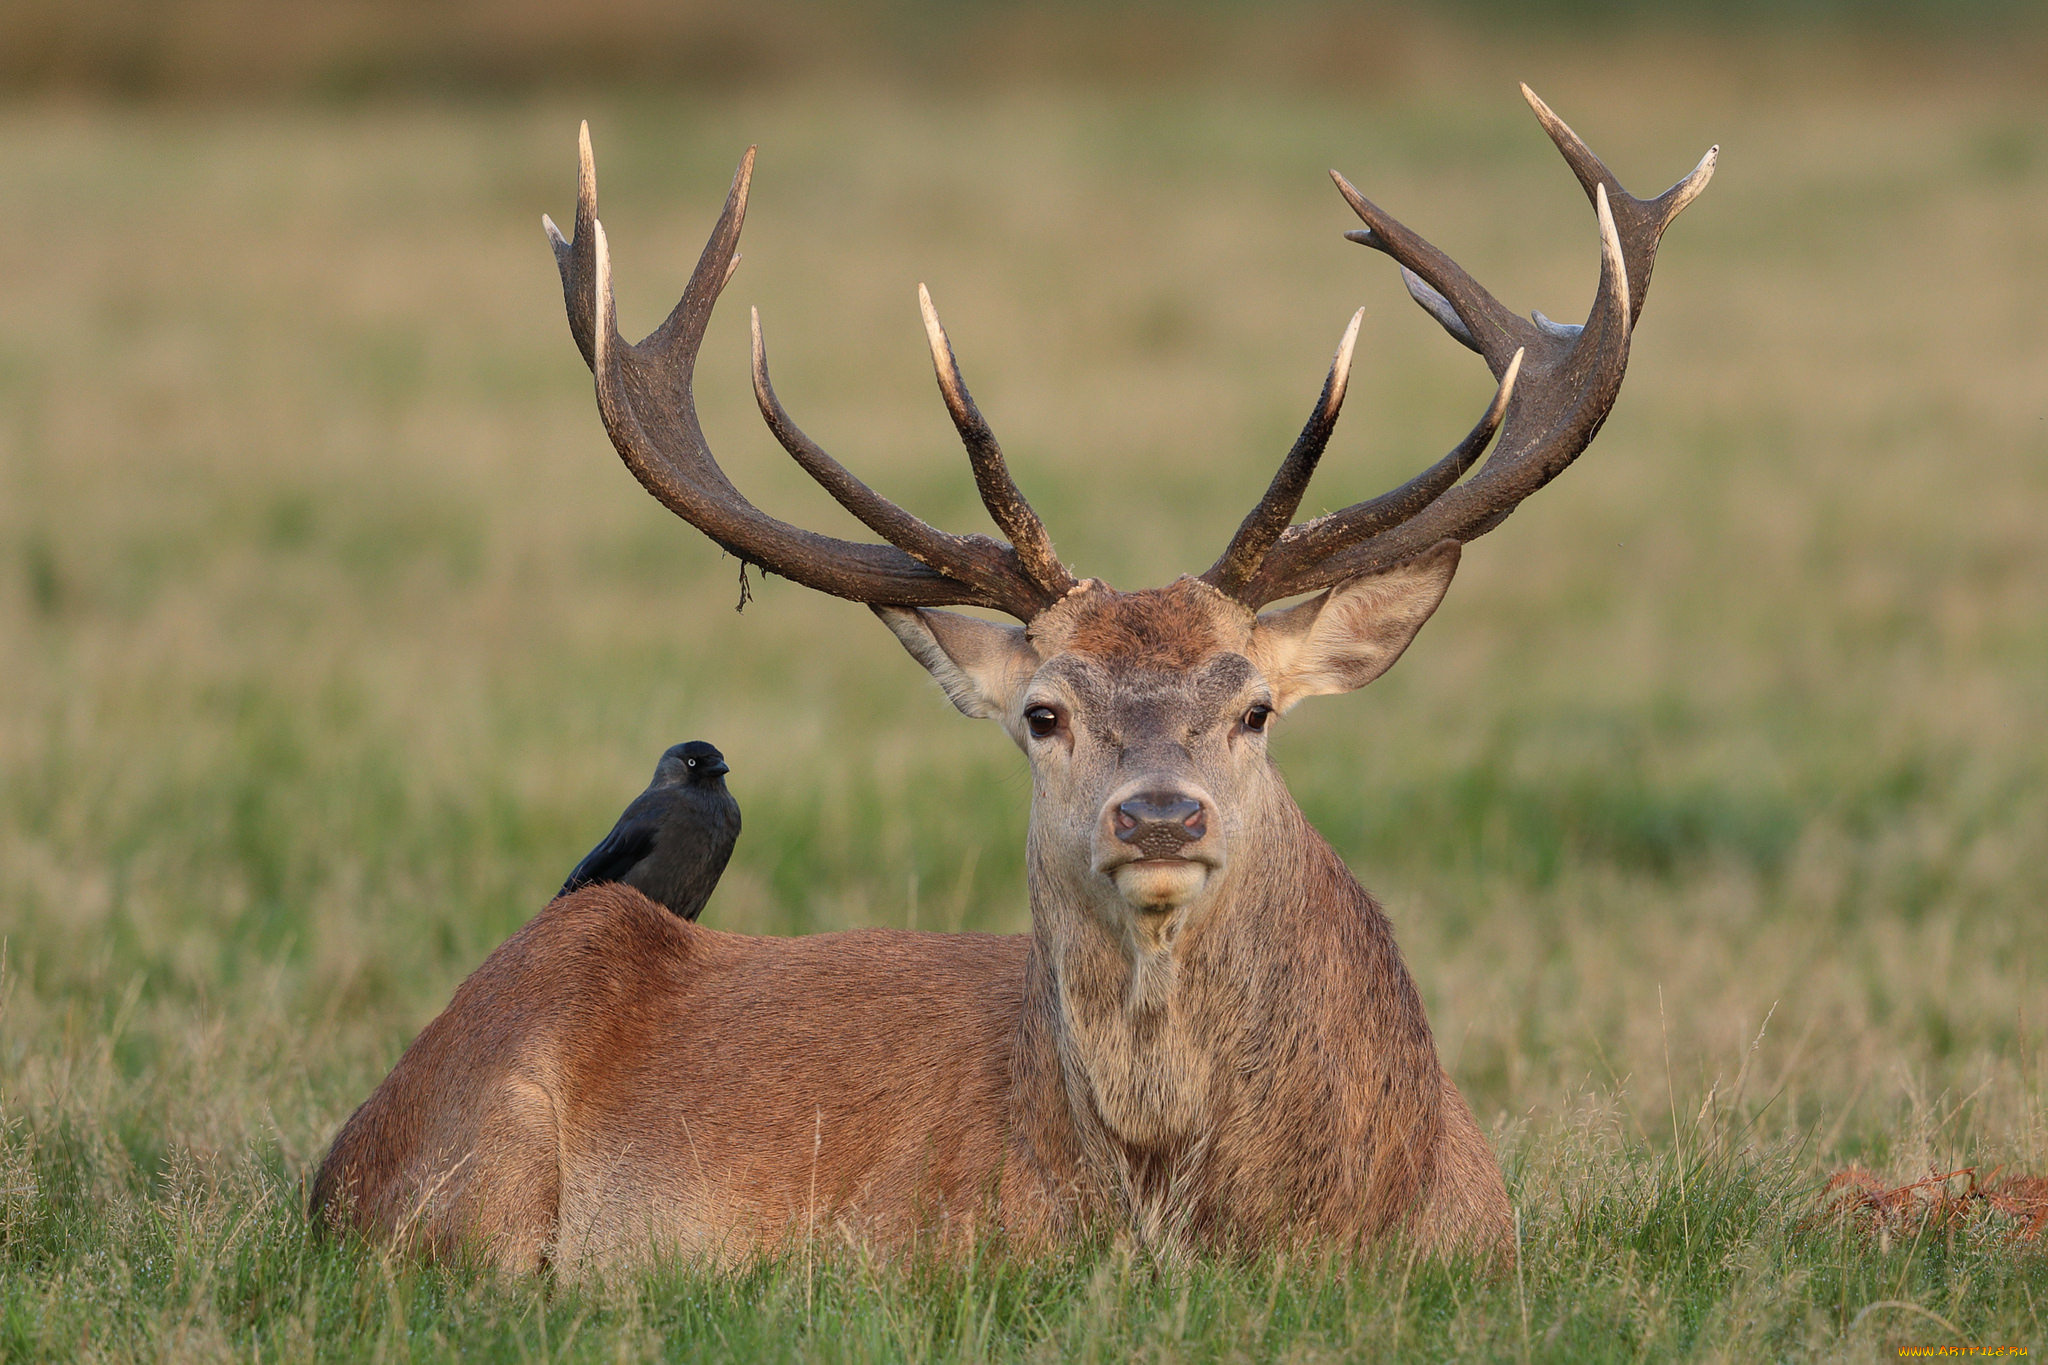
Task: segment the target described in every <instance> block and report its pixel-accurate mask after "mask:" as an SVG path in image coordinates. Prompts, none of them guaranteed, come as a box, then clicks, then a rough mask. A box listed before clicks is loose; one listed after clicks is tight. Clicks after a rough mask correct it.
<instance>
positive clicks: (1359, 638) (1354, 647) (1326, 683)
mask: <svg viewBox="0 0 2048 1365" xmlns="http://www.w3.org/2000/svg"><path fill="white" fill-rule="evenodd" d="M1458 549H1459V546H1458V542H1457V541H1455V540H1440V541H1438V542H1437V543H1436V544H1435V545H1433V546H1431V547H1430V548H1429V549H1427V550H1424V551H1423V552H1422V553H1421V554H1419V555H1417V556H1416V557H1415V558H1413V559H1410V560H1405V561H1403V562H1402V563H1399V564H1396V565H1394V566H1393V567H1392V568H1390V569H1382V570H1380V571H1379V572H1378V573H1371V574H1365V575H1362V576H1360V577H1358V578H1353V579H1350V580H1348V581H1346V582H1343V583H1339V584H1338V585H1337V586H1336V587H1334V588H1331V589H1329V590H1328V591H1326V592H1323V593H1321V594H1319V595H1317V596H1315V597H1312V598H1310V599H1309V600H1308V601H1306V602H1303V603H1301V604H1300V605H1298V606H1292V607H1287V608H1284V609H1282V610H1280V611H1269V612H1264V613H1262V614H1261V615H1260V617H1259V619H1258V623H1257V624H1256V625H1255V626H1254V627H1253V628H1252V662H1253V663H1255V664H1257V665H1258V666H1259V671H1260V672H1262V673H1264V674H1265V675H1266V681H1267V682H1269V683H1270V684H1272V687H1273V709H1274V710H1276V711H1285V710H1286V709H1287V708H1288V707H1290V706H1292V705H1294V703H1296V702H1298V701H1300V700H1301V699H1302V698H1303V697H1316V696H1322V695H1324V694H1325V693H1330V692H1350V691H1352V690H1354V689H1356V688H1360V687H1363V686H1365V685H1366V684H1367V683H1369V682H1371V681H1372V680H1373V679H1374V678H1377V677H1378V676H1379V675H1380V674H1382V673H1384V672H1386V671H1387V670H1388V669H1390V668H1392V667H1393V666H1394V660H1396V659H1398V658H1400V657H1401V654H1402V651H1404V650H1406V649H1407V648H1408V642H1409V641H1410V640H1413V639H1414V638H1415V632H1416V631H1418V630H1421V629H1422V623H1423V622H1424V621H1427V620H1428V619H1429V618H1430V614H1431V613H1432V612H1434V611H1435V610H1436V608H1437V604H1438V603H1439V602H1441V601H1443V600H1444V593H1445V592H1446V591H1447V590H1448V589H1449V588H1450V586H1451V575H1452V574H1454V573H1456V572H1457V570H1458Z"/></svg>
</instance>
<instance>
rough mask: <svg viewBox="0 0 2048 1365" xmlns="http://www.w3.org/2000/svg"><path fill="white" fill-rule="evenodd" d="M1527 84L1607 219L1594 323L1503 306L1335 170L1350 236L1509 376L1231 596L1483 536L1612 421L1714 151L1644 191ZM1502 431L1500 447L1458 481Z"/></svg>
mask: <svg viewBox="0 0 2048 1365" xmlns="http://www.w3.org/2000/svg"><path fill="white" fill-rule="evenodd" d="M1523 93H1524V95H1526V96H1527V97H1528V99H1529V103H1530V106H1531V108H1533V109H1534V110H1535V111H1536V115H1537V118H1538V119H1539V120H1540V121H1541V122H1542V124H1543V127H1544V129H1545V131H1546V132H1548V133H1549V134H1550V136H1551V139H1552V140H1553V141H1554V142H1556V144H1557V146H1558V148H1559V149H1560V150H1561V151H1562V152H1563V153H1564V156H1565V159H1566V161H1567V162H1568V163H1569V164H1570V165H1571V167H1572V169H1573V172H1574V173H1575V174H1576V175H1577V176H1578V177H1579V179H1580V182H1581V183H1582V184H1583V185H1585V187H1586V194H1587V197H1588V198H1589V199H1590V200H1591V201H1592V203H1593V210H1594V217H1595V218H1596V220H1597V221H1598V223H1599V227H1600V282H1599V287H1598V288H1597V289H1596V291H1595V293H1594V297H1593V305H1592V308H1591V310H1590V311H1589V313H1588V315H1587V318H1586V321H1585V322H1584V323H1583V324H1580V325H1578V326H1567V325H1561V324H1558V323H1554V322H1551V321H1550V320H1549V319H1547V318H1544V317H1543V316H1542V315H1541V314H1540V313H1539V314H1535V315H1533V318H1534V320H1533V321H1529V320H1525V319H1523V318H1520V317H1518V316H1516V315H1515V314H1512V313H1510V312H1508V311H1507V309H1506V308H1505V307H1503V306H1502V305H1501V304H1500V302H1499V301H1498V300H1497V299H1495V298H1494V296H1493V295H1492V294H1490V293H1488V292H1487V291H1486V290H1485V289H1484V288H1483V287H1481V286H1480V285H1479V284H1478V282H1477V281H1475V280H1473V279H1472V277H1471V276H1470V275H1468V274H1466V273H1465V271H1464V270H1462V269H1461V268H1459V267H1458V265H1457V264H1456V262H1454V261H1452V260H1451V259H1450V257H1448V256H1446V255H1444V254H1443V253H1442V252H1441V251H1439V250H1437V249H1436V248H1435V247H1434V246H1431V245H1430V244H1429V243H1428V242H1426V241H1424V240H1423V239H1422V238H1420V237H1418V236H1416V235H1415V234H1414V233H1412V232H1410V231H1409V230H1408V229H1406V228H1405V227H1403V226H1401V224H1400V223H1398V222H1396V221H1395V220H1394V219H1393V218H1391V217H1389V216H1388V215H1387V214H1385V213H1383V212H1381V211H1380V210H1379V209H1378V208H1377V207H1376V206H1374V205H1373V204H1372V203H1371V202H1370V201H1368V200H1367V199H1366V198H1365V197H1364V196H1363V195H1361V194H1359V193H1358V192H1357V191H1356V190H1355V189H1353V188H1352V187H1351V186H1350V184H1349V183H1347V182H1346V181H1345V180H1344V179H1343V177H1342V176H1337V177H1336V180H1337V187H1338V189H1339V190H1340V191H1341V192H1342V193H1343V195H1344V197H1345V199H1346V200H1348V201H1349V202H1350V204H1351V207H1352V208H1353V210H1355V211H1356V212H1357V213H1358V216H1359V217H1360V218H1361V219H1362V220H1364V222H1365V224H1366V230H1365V231H1364V232H1359V233H1347V234H1345V235H1346V236H1348V237H1351V238H1352V239H1353V240H1356V241H1361V242H1364V243H1365V244H1366V245H1369V246H1373V247H1376V248H1378V249H1379V250H1381V251H1384V252H1386V253H1387V254H1388V255H1390V256H1392V257H1393V258H1394V259H1395V260H1396V261H1397V262H1398V263H1399V264H1400V265H1401V267H1402V274H1403V278H1404V280H1405V282H1406V283H1407V285H1408V290H1409V292H1410V293H1411V294H1412V295H1413V296H1414V297H1415V299H1416V301H1417V302H1418V303H1420V304H1421V305H1422V306H1423V307H1424V308H1425V309H1427V310H1428V311H1429V312H1430V313H1431V314H1433V315H1434V316H1435V317H1436V318H1437V320H1438V321H1439V322H1440V323H1442V324H1443V326H1444V328H1445V329H1446V330H1447V331H1449V332H1450V333H1451V335H1452V336H1454V337H1456V338H1457V339H1458V340H1459V341H1461V342H1462V343H1464V344H1465V345H1467V346H1470V347H1471V348H1472V349H1474V350H1476V351H1478V352H1479V353H1480V354H1481V355H1482V356H1484V357H1485V358H1486V362H1487V365H1488V368H1490V369H1491V370H1492V371H1493V372H1494V374H1495V375H1496V376H1497V377H1498V378H1499V380H1500V383H1499V386H1498V387H1497V388H1496V390H1495V393H1494V398H1493V403H1492V404H1491V405H1490V406H1489V408H1488V410H1487V415H1486V416H1485V417H1483V418H1482V419H1481V420H1480V422H1479V424H1478V425H1477V426H1475V427H1474V428H1473V429H1472V432H1471V434H1470V435H1468V436H1467V437H1466V439H1465V440H1464V441H1463V442H1460V443H1459V445H1458V447H1457V448H1456V449H1454V450H1453V451H1452V452H1451V453H1450V454H1449V455H1447V456H1445V457H1444V458H1443V459H1442V460H1440V461H1438V462H1437V463H1436V464H1435V465H1434V466H1432V467H1431V468H1430V469H1428V470H1426V471H1424V472H1423V473H1422V474H1420V475H1418V476H1417V477H1416V478H1414V479H1411V480H1410V481H1409V482H1408V483H1407V484H1405V485H1403V486H1402V487H1400V488H1398V489H1395V490H1394V491H1393V492H1391V493H1387V494H1383V495H1381V496H1380V497H1378V498H1374V499H1372V500H1371V501H1369V502H1363V503H1359V504H1357V505H1355V506H1353V507H1348V508H1345V509H1344V510H1343V511H1341V512H1337V513H1333V514H1331V515H1330V516H1326V517H1320V518H1317V519H1316V520H1314V521H1311V522H1306V523H1303V524H1302V525H1298V526H1293V527H1290V528H1288V529H1287V530H1286V531H1284V532H1283V533H1281V535H1280V536H1279V538H1278V539H1277V540H1276V541H1275V542H1274V544H1273V547H1272V549H1271V550H1270V551H1268V553H1267V554H1266V557H1265V560H1264V562H1263V563H1262V564H1260V565H1259V566H1258V569H1257V571H1256V572H1255V573H1254V574H1253V575H1252V577H1251V578H1250V579H1249V581H1247V582H1246V583H1245V584H1244V585H1243V587H1242V589H1241V590H1239V591H1238V592H1237V593H1236V594H1235V595H1236V596H1237V597H1238V598H1239V599H1240V600H1241V601H1244V602H1246V603H1247V604H1248V605H1251V606H1254V607H1256V606H1259V605H1262V604H1264V603H1267V602H1272V601H1276V600H1278V599H1279V598H1282V597H1289V596H1293V595H1295V594H1297V593H1304V592H1314V591H1317V590H1319V589H1322V588H1327V587H1330V586H1331V585H1333V584H1336V583H1340V582H1343V581H1344V580H1345V579H1348V578H1352V577H1355V576H1357V575H1359V574H1362V573H1369V572H1372V571H1373V570H1376V569H1380V568H1385V567H1387V566H1388V565H1391V564H1396V563H1399V562H1401V561H1402V560H1404V559H1408V558H1412V557H1413V556H1415V555H1417V554H1420V553H1422V552H1423V551H1425V550H1427V549H1429V547H1430V546H1432V545H1434V544H1436V543H1437V542H1439V541H1441V540H1445V539H1452V540H1459V541H1469V540H1473V539H1475V538H1477V537H1479V536H1482V535H1484V534H1485V533H1486V532H1488V531H1490V530H1492V529H1493V528H1494V527H1495V526H1498V525H1499V524H1500V523H1501V522H1502V521H1504V520H1506V519H1507V517H1508V515H1509V514H1510V513H1511V512H1513V511H1514V509H1515V507H1516V506H1517V505H1519V504H1520V502H1521V501H1522V500H1523V499H1524V498H1526V497H1528V496H1529V495H1530V494H1531V493H1534V492H1535V491H1536V490H1537V489H1539V488H1541V487H1542V486H1543V485H1544V484H1546V483H1548V482H1549V481H1550V480H1551V479H1553V478H1555V477H1557V475H1558V474H1559V473H1561V472H1562V471H1563V470H1564V468H1565V467H1566V466H1567V465H1569V464H1570V463H1571V462H1572V461H1573V460H1574V459H1576V458H1577V457H1578V455H1579V453H1580V452H1581V451H1583V450H1584V449H1585V448H1586V446H1587V445H1588V444H1590V443H1591V442H1592V440H1593V437H1594V436H1595V435H1596V434H1597V433H1598V432H1599V430H1600V426H1601V424H1602V423H1603V422H1605V421H1606V419H1607V414H1608V412H1609V410H1610V409H1611V408H1612V407H1613V406H1614V400H1615V397H1616V395H1617V394H1619V392H1620V390H1621V381H1622V376H1623V374H1624V373H1625V372H1626V370H1627V367H1628V351H1629V341H1630V339H1631V336H1632V334H1633V330H1634V323H1635V319H1636V316H1637V315H1638V314H1639V313H1640V312H1641V311H1642V306H1643V298H1644V295H1645V294H1646V293H1647V292H1648V286H1649V279H1650V271H1651V267H1652V266H1653V265H1654V264H1655V260H1656V251H1657V245H1658V242H1659V240H1660V238H1661V237H1662V235H1663V232H1664V229H1665V228H1666V227H1668V226H1669V225H1670V223H1671V220H1672V219H1673V218H1675V217H1676V216H1677V215H1678V213H1679V212H1680V211H1681V210H1682V209H1684V208H1685V206H1686V205H1687V204H1689V203H1690V202H1691V201H1692V200H1693V199H1694V198H1696V197H1697V196H1698V195H1699V192H1700V191H1701V189H1703V188H1704V187H1705V186H1706V183H1707V181H1708V179H1709V178H1711V176H1712V175H1713V170H1714V164H1715V160H1716V153H1715V152H1713V151H1709V152H1708V153H1707V155H1706V156H1705V157H1704V158H1702V159H1701V161H1700V163H1699V165H1698V166H1697V167H1695V168H1694V170H1693V171H1692V173H1691V174H1689V175H1688V176H1686V177H1685V178H1684V179H1683V180H1681V181H1679V182H1678V183H1677V184H1675V185H1673V186H1672V187H1671V188H1670V189H1668V190H1666V191H1665V192H1664V193H1663V194H1661V195H1659V196H1658V197H1657V198H1655V199H1651V200H1643V199H1637V198H1635V197H1634V196H1633V195H1630V194H1629V193H1628V192H1627V191H1626V190H1624V189H1622V188H1621V186H1620V184H1619V182H1617V181H1615V179H1614V177H1613V174H1612V173H1611V172H1609V171H1608V170H1607V168H1606V166H1605V165H1604V164H1602V163H1601V161H1600V159H1599V158H1598V157H1596V156H1594V155H1593V153H1592V152H1591V151H1590V150H1588V149H1587V148H1586V146H1585V144H1584V143H1583V142H1581V141H1580V140H1579V138H1578V137H1577V135H1576V134H1574V133H1573V132H1572V131H1571V129H1569V128H1568V127H1566V126H1565V124H1564V123H1563V121H1562V120H1560V119H1558V118H1557V116H1556V115H1555V114H1553V113H1552V112H1551V111H1550V109H1549V107H1548V106H1547V105H1545V104H1544V103H1543V102H1542V101H1541V100H1539V99H1537V98H1536V97H1535V95H1534V94H1533V93H1531V92H1530V91H1529V90H1528V88H1527V87H1526V86H1525V87H1523ZM1496 429H1497V430H1498V439H1497V440H1496V441H1495V442H1494V447H1493V454H1492V455H1491V456H1490V457H1488V459H1487V460H1486V462H1485V464H1484V465H1482V466H1480V468H1479V472H1478V473H1477V474H1475V475H1473V476H1472V478H1471V479H1469V480H1467V481H1466V482H1464V483H1463V484H1459V483H1458V480H1459V478H1460V477H1462V476H1463V474H1464V473H1465V471H1466V470H1467V469H1468V468H1470V467H1471V465H1472V464H1473V462H1474V461H1476V460H1477V458H1478V456H1479V453H1480V451H1481V450H1482V449H1484V447H1485V446H1486V443H1487V441H1488V439H1489V438H1491V437H1493V436H1494V435H1495V432H1496Z"/></svg>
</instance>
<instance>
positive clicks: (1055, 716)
mask: <svg viewBox="0 0 2048 1365" xmlns="http://www.w3.org/2000/svg"><path fill="white" fill-rule="evenodd" d="M1024 724H1025V725H1026V726H1027V727H1028V728H1029V729H1030V731H1031V733H1032V735H1033V736H1035V737H1036V738H1038V739H1044V738H1045V737H1046V736H1047V735H1049V734H1051V733H1052V732H1053V731H1055V730H1057V729H1059V728H1060V713H1059V712H1057V711H1055V710H1053V709H1052V708H1051V707H1050V706H1027V707H1025V708H1024Z"/></svg>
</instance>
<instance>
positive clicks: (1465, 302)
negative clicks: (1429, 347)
mask: <svg viewBox="0 0 2048 1365" xmlns="http://www.w3.org/2000/svg"><path fill="white" fill-rule="evenodd" d="M1330 179H1331V180H1333V181H1335V182H1336V185H1337V192H1338V193H1339V194H1341V195H1343V196H1344V201H1345V202H1346V203H1348V204H1349V205H1351V211H1352V212H1353V213H1355V214H1357V215H1358V217H1359V220H1360V221H1361V222H1363V223H1364V224H1365V228H1364V230H1363V231H1352V232H1347V233H1345V234H1344V237H1345V239H1346V240H1347V241H1353V242H1357V243H1359V244H1360V245H1361V246H1369V247H1372V248H1373V249H1374V250H1376V251H1383V252H1385V253H1386V254H1387V255H1389V256H1392V257H1393V258H1394V259H1395V260H1396V261H1397V262H1399V263H1400V265H1401V267H1402V278H1403V279H1404V280H1405V281H1407V282H1408V290H1409V293H1410V294H1412V295H1414V298H1415V301H1416V302H1417V303H1419V304H1421V305H1422V307H1423V308H1424V309H1425V310H1426V311H1427V312H1428V313H1429V314H1430V316H1432V317H1434V318H1435V319H1436V320H1437V321H1438V322H1439V323H1441V324H1442V325H1443V328H1444V330H1445V331H1447V332H1449V333H1450V334H1451V335H1452V336H1454V337H1456V338H1457V339H1458V340H1459V341H1460V342H1462V343H1463V344H1464V345H1466V346H1469V347H1471V348H1472V349H1473V350H1475V351H1477V352H1479V354H1480V355H1482V356H1484V357H1486V364H1487V367H1488V368H1489V369H1491V370H1492V371H1493V373H1494V377H1495V378H1498V377H1499V376H1500V375H1501V374H1502V372H1503V371H1505V370H1506V369H1507V364H1508V357H1510V356H1512V355H1513V354H1514V353H1515V352H1516V351H1517V350H1518V349H1521V348H1523V347H1526V346H1528V345H1530V344H1531V343H1532V342H1534V341H1535V337H1534V336H1533V335H1532V333H1534V331H1535V327H1534V326H1533V325H1532V324H1531V323H1530V322H1529V321H1528V320H1527V319H1525V318H1522V317H1520V316H1519V315H1517V314H1516V313H1514V312H1513V311H1511V310H1510V309H1509V308H1508V307H1507V305H1506V304H1504V303H1502V302H1501V301H1500V300H1499V299H1497V298H1495V297H1494V296H1493V295H1492V294H1491V293H1489V292H1488V291H1487V288H1486V286H1485V285H1483V284H1481V283H1479V281H1477V280H1475V279H1473V278H1472V277H1471V276H1470V275H1468V274H1466V273H1465V268H1464V267H1463V266H1461V265H1459V264H1458V263H1457V262H1456V261H1454V260H1452V259H1451V258H1450V257H1449V256H1446V255H1445V254H1444V253H1443V252H1442V251H1439V250H1438V249H1437V248H1436V247H1435V246H1433V245H1431V244H1430V243H1429V242H1428V241H1426V240H1424V239H1423V238H1422V237H1421V236H1419V235H1418V234H1416V233H1415V232H1413V231H1411V230H1410V229H1409V228H1407V227H1405V226H1403V225H1402V223H1401V222H1400V221H1399V220H1398V219H1396V218H1395V217H1394V216H1393V215H1392V214H1390V213H1388V212H1386V211H1385V210H1383V209H1381V208H1380V207H1379V206H1378V205H1377V204H1375V203H1373V202H1372V201H1371V200H1370V199H1367V198H1366V197H1365V196H1364V195H1362V194H1360V193H1359V192H1358V189H1357V187H1356V186H1354V185H1353V184H1352V183H1351V182H1350V181H1349V180H1346V179H1345V178H1344V177H1343V176H1342V175H1341V174H1339V173H1338V172H1336V171H1331V172H1330ZM1417 282H1420V283H1421V284H1422V285H1424V286H1425V287H1424V288H1423V289H1421V290H1418V289H1417V288H1416V283H1417Z"/></svg>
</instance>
